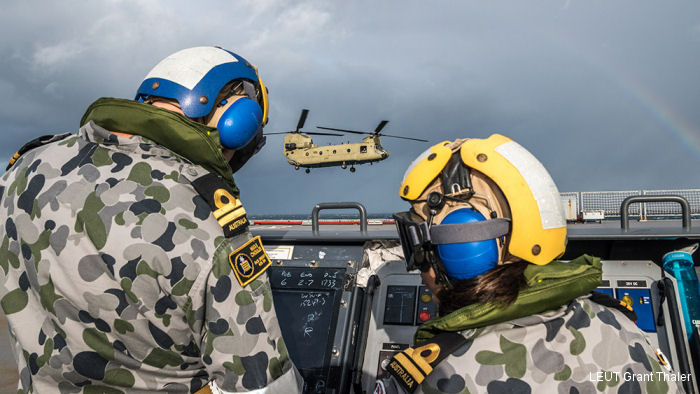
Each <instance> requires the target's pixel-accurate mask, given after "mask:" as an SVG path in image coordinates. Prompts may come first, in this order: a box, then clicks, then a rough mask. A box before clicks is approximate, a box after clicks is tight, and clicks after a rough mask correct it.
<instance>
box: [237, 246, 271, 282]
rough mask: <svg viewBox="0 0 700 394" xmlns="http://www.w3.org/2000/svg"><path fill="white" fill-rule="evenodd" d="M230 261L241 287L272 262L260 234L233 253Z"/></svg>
mask: <svg viewBox="0 0 700 394" xmlns="http://www.w3.org/2000/svg"><path fill="white" fill-rule="evenodd" d="M228 262H229V263H230V264H231V268H232V269H233V272H234V273H235V274H236V279H238V283H240V284H241V287H246V286H248V284H250V282H252V281H254V280H255V278H257V277H258V276H260V274H262V273H263V272H265V270H266V269H267V267H269V266H270V264H272V261H271V260H270V258H269V257H268V256H267V252H265V248H263V245H262V242H261V241H260V236H259V235H258V236H257V237H254V238H253V239H251V240H250V241H248V242H246V243H245V244H243V246H241V247H240V248H238V249H236V250H235V251H234V252H233V253H231V254H230V255H229V256H228Z"/></svg>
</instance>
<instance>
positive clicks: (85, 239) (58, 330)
mask: <svg viewBox="0 0 700 394" xmlns="http://www.w3.org/2000/svg"><path fill="white" fill-rule="evenodd" d="M107 104H109V103H107ZM125 105H126V107H129V106H130V105H131V104H128V103H127V104H125ZM134 105H136V106H142V107H150V106H147V105H145V104H139V103H134ZM107 107H109V105H107ZM129 111H130V108H126V109H124V108H123V109H121V110H119V111H118V112H119V113H120V114H121V116H125V118H124V119H127V120H128V116H129V113H130V112H129ZM143 111H146V112H148V111H153V112H154V113H149V117H148V122H151V123H149V124H151V125H153V126H154V127H156V128H157V126H158V124H157V123H158V122H160V121H161V120H162V119H160V118H159V117H158V114H162V115H163V116H164V117H166V118H169V119H170V121H174V122H175V123H177V124H179V126H180V127H181V128H183V129H185V130H186V129H187V128H188V127H194V126H193V124H192V122H191V121H189V120H188V119H186V118H184V117H180V116H176V115H174V114H166V112H167V111H164V110H159V109H156V108H153V109H143ZM84 120H85V119H84ZM83 123H85V124H84V125H83V126H82V127H81V128H80V130H79V132H78V133H77V135H74V136H69V137H68V138H65V139H63V140H61V141H58V142H53V143H50V144H47V145H44V146H41V147H39V148H36V149H33V150H31V151H29V152H27V153H26V154H24V155H23V156H22V157H21V158H20V159H19V160H18V161H17V163H16V164H14V166H13V167H12V168H11V169H10V170H9V171H8V172H7V173H6V174H5V175H4V176H3V177H2V181H1V182H0V198H1V200H0V217H2V220H1V223H0V236H1V239H0V240H1V241H0V242H1V245H0V302H1V304H2V308H3V311H4V313H5V314H6V315H7V319H8V322H9V327H10V335H11V339H12V340H13V342H14V343H15V344H16V346H15V348H14V353H15V358H16V360H17V363H18V366H19V373H20V382H19V386H18V388H19V392H31V391H37V392H55V391H57V390H56V387H58V391H60V392H80V391H81V390H83V391H84V392H94V393H97V392H100V393H120V392H125V391H126V392H153V391H157V390H165V391H168V392H193V391H196V390H198V389H199V388H200V387H203V386H204V385H206V383H207V382H208V381H211V380H215V382H216V383H217V384H218V386H219V387H220V388H222V389H224V390H230V391H248V390H252V389H259V388H263V387H266V386H267V387H268V388H271V387H274V386H275V385H277V386H279V385H281V384H282V383H284V385H285V386H286V387H284V389H285V391H288V390H289V389H290V388H291V390H292V391H294V389H293V385H294V384H296V385H297V386H298V385H299V378H298V372H297V371H296V368H294V366H293V365H292V363H291V361H290V360H289V358H288V354H287V350H286V347H285V344H284V342H283V340H282V337H281V333H280V328H279V324H278V322H277V318H276V316H275V312H274V308H273V303H272V293H271V290H270V284H269V282H268V279H267V275H266V274H263V275H261V276H260V277H258V278H257V279H256V280H255V281H254V282H252V283H251V284H250V285H248V286H246V287H245V288H242V287H241V286H240V285H239V282H238V281H237V279H236V277H235V276H234V274H233V273H232V267H231V265H230V263H229V259H228V258H229V254H231V253H232V252H233V251H234V250H235V249H237V248H238V247H239V246H240V245H242V244H243V243H245V242H246V241H248V240H249V239H250V238H251V236H250V234H249V233H248V232H247V231H244V232H242V233H241V234H238V235H236V236H235V237H230V238H226V237H224V235H223V231H222V227H221V226H220V225H219V224H218V223H217V220H216V219H214V217H213V216H212V209H211V208H210V207H209V206H208V205H207V203H206V202H205V200H204V199H203V198H202V197H201V196H200V195H199V194H197V193H196V192H195V190H194V189H193V187H192V185H191V182H192V181H193V179H195V178H197V177H199V176H202V175H205V174H207V173H209V172H210V171H209V170H208V169H205V168H204V167H203V166H201V165H196V164H192V163H191V162H190V161H189V160H188V159H186V158H183V157H181V155H177V154H175V153H173V151H172V150H170V149H167V148H165V147H164V146H162V145H159V144H156V143H154V142H153V141H152V140H149V139H147V138H144V137H141V136H134V137H132V138H122V137H118V136H117V135H115V134H111V133H110V132H108V131H107V130H106V129H104V128H102V127H100V126H98V125H97V124H95V123H94V122H92V121H88V122H83ZM106 127H110V126H106ZM110 129H111V130H119V131H125V132H129V133H133V134H141V130H137V129H121V130H120V129H114V128H111V127H110ZM163 129H167V128H163ZM198 135H202V133H199V134H198ZM215 137H216V136H215ZM173 138H177V137H176V136H174V135H169V136H166V139H173ZM217 138H218V137H217ZM212 140H214V138H212ZM210 145H211V146H212V147H213V148H212V149H218V146H216V145H215V144H210ZM200 153H201V152H200ZM214 153H217V152H213V153H212V156H213V155H214ZM218 154H219V155H220V153H218Z"/></svg>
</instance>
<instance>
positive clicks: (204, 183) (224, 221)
mask: <svg viewBox="0 0 700 394" xmlns="http://www.w3.org/2000/svg"><path fill="white" fill-rule="evenodd" d="M192 186H194V188H195V189H196V190H197V193H199V194H200V195H201V196H202V197H203V198H204V199H205V200H206V202H207V204H209V206H210V207H211V210H212V212H213V214H214V218H216V220H217V221H218V222H219V225H220V226H221V228H222V229H223V230H224V235H225V236H226V237H228V238H230V237H234V236H236V235H238V234H242V233H243V232H245V231H246V230H247V229H248V218H247V217H246V211H245V208H243V204H241V200H239V199H237V198H236V197H234V193H233V191H232V190H231V189H230V188H229V187H228V186H227V185H226V184H225V183H224V181H223V180H222V179H221V178H220V177H219V176H218V175H216V174H211V173H210V174H207V175H204V176H202V177H199V178H197V179H195V180H194V181H192Z"/></svg>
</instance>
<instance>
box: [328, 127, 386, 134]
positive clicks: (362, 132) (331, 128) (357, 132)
mask: <svg viewBox="0 0 700 394" xmlns="http://www.w3.org/2000/svg"><path fill="white" fill-rule="evenodd" d="M316 128H317V129H323V130H334V131H342V132H343V133H352V134H372V133H367V132H365V131H355V130H346V129H336V128H334V127H324V126H316Z"/></svg>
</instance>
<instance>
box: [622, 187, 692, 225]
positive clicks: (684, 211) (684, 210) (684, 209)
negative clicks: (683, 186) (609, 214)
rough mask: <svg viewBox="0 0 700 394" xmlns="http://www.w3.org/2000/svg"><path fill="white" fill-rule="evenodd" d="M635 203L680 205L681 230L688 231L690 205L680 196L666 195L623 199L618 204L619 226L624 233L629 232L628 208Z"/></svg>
mask: <svg viewBox="0 0 700 394" xmlns="http://www.w3.org/2000/svg"><path fill="white" fill-rule="evenodd" d="M636 202H677V203H679V204H681V215H682V216H683V229H684V230H687V231H688V230H690V204H688V200H686V199H685V198H683V197H681V196H676V195H673V194H666V195H660V196H630V197H627V198H625V199H624V200H623V201H622V204H620V225H621V226H622V229H623V230H624V231H627V230H629V228H630V223H629V212H628V209H629V206H630V204H632V203H636Z"/></svg>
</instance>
